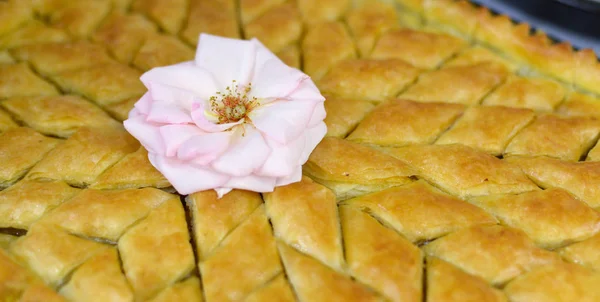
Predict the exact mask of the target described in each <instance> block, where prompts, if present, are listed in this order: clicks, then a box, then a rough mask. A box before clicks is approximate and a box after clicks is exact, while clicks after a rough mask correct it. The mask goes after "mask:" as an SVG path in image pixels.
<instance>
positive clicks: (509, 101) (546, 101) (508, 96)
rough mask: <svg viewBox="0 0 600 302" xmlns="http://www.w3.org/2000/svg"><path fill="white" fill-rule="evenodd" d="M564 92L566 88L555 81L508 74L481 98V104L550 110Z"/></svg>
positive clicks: (560, 99) (562, 96) (561, 97)
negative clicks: (500, 83)
mask: <svg viewBox="0 0 600 302" xmlns="http://www.w3.org/2000/svg"><path fill="white" fill-rule="evenodd" d="M565 94H566V89H565V88H564V87H563V86H562V85H561V84H559V83H558V82H555V81H551V80H546V79H540V78H523V77H518V76H510V77H508V79H507V80H506V82H505V83H504V84H503V85H501V86H500V87H498V89H496V90H494V91H493V92H492V93H491V94H490V95H488V96H487V97H486V98H485V99H484V100H483V104H484V105H500V106H508V107H517V108H529V109H534V110H536V111H546V112H551V111H553V110H554V108H555V107H556V106H557V105H558V104H559V103H560V102H562V100H563V99H564V97H565Z"/></svg>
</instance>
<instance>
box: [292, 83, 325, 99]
mask: <svg viewBox="0 0 600 302" xmlns="http://www.w3.org/2000/svg"><path fill="white" fill-rule="evenodd" d="M288 97H289V98H292V99H298V100H311V101H324V100H325V97H324V96H323V95H321V92H320V91H319V88H317V86H316V85H315V83H314V82H313V81H312V80H311V79H310V78H305V79H304V80H302V82H301V83H300V85H298V87H297V88H296V89H295V90H294V91H292V92H291V93H290V94H289V96H288Z"/></svg>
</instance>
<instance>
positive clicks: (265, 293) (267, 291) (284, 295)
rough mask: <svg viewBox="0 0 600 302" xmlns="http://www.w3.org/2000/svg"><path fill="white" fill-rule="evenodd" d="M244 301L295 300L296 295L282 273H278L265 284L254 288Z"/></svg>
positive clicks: (282, 301) (287, 301) (288, 301)
mask: <svg viewBox="0 0 600 302" xmlns="http://www.w3.org/2000/svg"><path fill="white" fill-rule="evenodd" d="M244 301H246V302H261V301H279V302H292V301H296V297H295V296H294V293H293V292H292V289H291V287H290V284H289V282H288V280H287V279H286V278H285V277H284V275H283V274H279V276H277V277H276V278H275V279H273V280H272V281H271V282H269V283H267V284H265V286H263V287H261V288H259V289H257V290H255V291H254V292H253V293H251V294H250V295H248V296H247V297H246V299H244Z"/></svg>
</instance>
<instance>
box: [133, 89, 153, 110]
mask: <svg viewBox="0 0 600 302" xmlns="http://www.w3.org/2000/svg"><path fill="white" fill-rule="evenodd" d="M151 106H152V95H151V94H150V92H146V93H144V95H143V96H142V97H141V98H140V99H139V100H138V101H137V102H135V104H134V105H133V107H134V108H135V109H137V112H138V113H140V114H144V115H148V113H150V107H151ZM132 112H133V111H130V112H129V113H130V114H131V113H132Z"/></svg>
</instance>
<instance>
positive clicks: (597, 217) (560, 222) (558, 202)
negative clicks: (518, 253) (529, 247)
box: [470, 188, 600, 249]
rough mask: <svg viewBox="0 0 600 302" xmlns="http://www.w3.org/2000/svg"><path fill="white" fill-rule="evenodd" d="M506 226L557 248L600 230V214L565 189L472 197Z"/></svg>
mask: <svg viewBox="0 0 600 302" xmlns="http://www.w3.org/2000/svg"><path fill="white" fill-rule="evenodd" d="M470 202H471V203H473V204H475V205H477V206H479V207H481V208H482V209H484V210H486V211H487V212H489V213H491V214H493V215H495V216H496V217H498V219H499V220H500V221H501V222H502V223H503V224H505V225H508V226H511V227H514V228H518V229H521V230H523V231H525V233H526V234H527V236H529V237H530V238H531V239H533V241H535V243H536V244H537V245H538V246H541V247H543V248H547V249H554V248H557V247H560V246H564V245H565V244H568V243H570V242H574V241H581V240H584V239H587V238H589V237H591V236H592V235H594V234H596V233H598V232H599V231H600V213H598V212H597V211H595V210H594V209H592V208H590V207H589V206H588V205H586V204H585V203H584V202H582V201H580V200H578V199H577V198H575V197H574V196H572V195H571V194H570V193H568V192H567V191H565V190H563V189H554V188H550V189H547V190H543V191H533V192H527V193H522V194H518V195H491V196H485V197H478V198H474V199H471V200H470Z"/></svg>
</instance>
